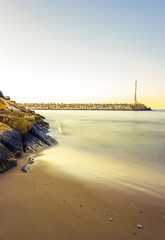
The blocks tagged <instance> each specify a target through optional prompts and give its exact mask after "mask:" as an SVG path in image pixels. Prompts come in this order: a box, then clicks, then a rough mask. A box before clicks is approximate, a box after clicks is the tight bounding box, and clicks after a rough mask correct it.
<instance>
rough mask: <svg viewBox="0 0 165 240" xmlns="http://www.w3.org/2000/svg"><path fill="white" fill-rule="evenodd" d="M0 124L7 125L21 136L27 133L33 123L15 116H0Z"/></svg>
mask: <svg viewBox="0 0 165 240" xmlns="http://www.w3.org/2000/svg"><path fill="white" fill-rule="evenodd" d="M0 122H2V123H4V124H7V125H8V126H10V127H11V128H13V129H15V130H16V131H19V132H20V133H21V134H24V133H25V132H27V131H29V130H30V129H31V127H32V126H33V122H30V121H28V120H27V119H24V118H22V117H19V116H16V115H7V114H0Z"/></svg>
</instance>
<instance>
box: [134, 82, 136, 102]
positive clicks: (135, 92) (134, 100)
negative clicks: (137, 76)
mask: <svg viewBox="0 0 165 240" xmlns="http://www.w3.org/2000/svg"><path fill="white" fill-rule="evenodd" d="M136 92H137V80H136V81H135V99H134V104H137V95H136Z"/></svg>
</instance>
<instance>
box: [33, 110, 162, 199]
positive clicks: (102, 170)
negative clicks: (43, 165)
mask: <svg viewBox="0 0 165 240" xmlns="http://www.w3.org/2000/svg"><path fill="white" fill-rule="evenodd" d="M36 112H37V113H39V114H41V115H43V116H45V118H46V121H48V122H49V124H50V128H51V129H50V133H49V134H50V135H51V136H53V137H54V138H55V139H56V140H57V141H58V142H59V144H58V145H57V146H54V147H52V148H49V149H47V150H45V151H44V154H43V156H41V157H40V158H41V160H42V159H43V160H46V161H47V162H48V171H50V172H51V173H52V174H53V172H54V170H55V169H56V170H57V169H60V170H62V171H65V172H66V173H67V174H70V175H72V176H74V177H75V178H79V179H81V180H82V181H86V182H89V183H92V184H96V185H98V186H106V187H108V186H113V187H116V188H121V189H123V190H124V189H127V190H128V189H129V190H130V191H132V190H134V191H136V192H145V193H147V194H152V195H155V196H157V197H159V198H165V111H151V112H145V111H144V112H142V111H141V112H140V111H139V112H133V111H62V110H60V111H52V110H51V111H49V110H45V111H36Z"/></svg>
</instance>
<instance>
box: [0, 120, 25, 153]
mask: <svg viewBox="0 0 165 240" xmlns="http://www.w3.org/2000/svg"><path fill="white" fill-rule="evenodd" d="M0 127H2V124H0ZM3 127H4V125H3ZM7 127H8V126H7ZM7 129H8V130H6V131H3V132H2V131H1V132H0V143H2V144H3V145H4V146H5V147H6V148H8V150H9V151H10V152H12V154H13V155H14V156H15V157H20V156H21V153H22V138H21V134H20V133H19V132H18V131H16V130H13V129H10V128H7Z"/></svg>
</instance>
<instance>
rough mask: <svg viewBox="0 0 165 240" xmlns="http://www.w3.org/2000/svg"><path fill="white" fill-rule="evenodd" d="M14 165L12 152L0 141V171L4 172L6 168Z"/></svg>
mask: <svg viewBox="0 0 165 240" xmlns="http://www.w3.org/2000/svg"><path fill="white" fill-rule="evenodd" d="M16 165H17V160H16V159H15V157H14V156H13V154H12V153H11V152H10V151H9V150H8V149H7V148H6V147H5V146H4V145H3V144H2V143H0V173H2V172H5V171H6V170H7V169H10V168H12V167H14V166H16Z"/></svg>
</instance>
